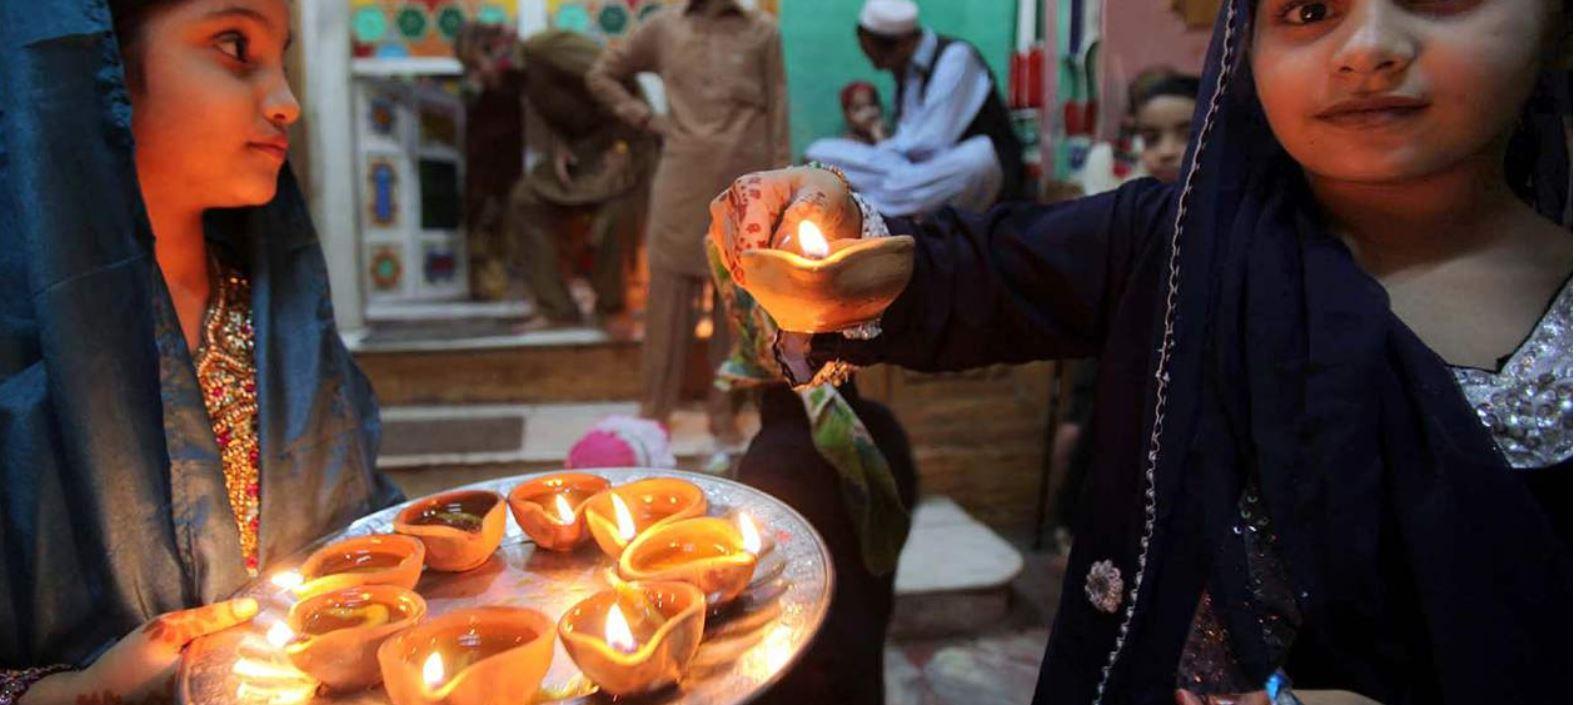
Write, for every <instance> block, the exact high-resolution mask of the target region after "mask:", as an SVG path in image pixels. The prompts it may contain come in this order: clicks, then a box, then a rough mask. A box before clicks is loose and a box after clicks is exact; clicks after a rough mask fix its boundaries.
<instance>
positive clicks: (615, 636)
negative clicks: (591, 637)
mask: <svg viewBox="0 0 1576 705" xmlns="http://www.w3.org/2000/svg"><path fill="white" fill-rule="evenodd" d="M602 638H603V639H606V640H607V645H608V646H611V647H613V648H614V649H616V650H618V651H622V652H624V653H626V654H628V653H633V652H634V651H635V635H634V634H633V633H631V632H630V631H629V620H626V619H624V610H621V609H619V608H618V605H617V604H614V605H613V609H611V610H609V611H608V613H607V623H606V625H604V626H603V627H602Z"/></svg>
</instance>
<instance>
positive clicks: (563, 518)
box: [553, 494, 575, 524]
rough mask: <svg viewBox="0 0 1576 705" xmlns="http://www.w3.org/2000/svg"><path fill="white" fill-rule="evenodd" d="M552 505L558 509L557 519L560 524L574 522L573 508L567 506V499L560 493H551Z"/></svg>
mask: <svg viewBox="0 0 1576 705" xmlns="http://www.w3.org/2000/svg"><path fill="white" fill-rule="evenodd" d="M553 506H554V507H556V508H557V509H558V521H559V523H562V524H573V523H575V510H574V509H573V508H572V507H570V506H569V500H567V499H564V496H563V495H561V494H555V495H553Z"/></svg>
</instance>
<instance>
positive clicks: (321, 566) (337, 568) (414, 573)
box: [274, 534, 427, 598]
mask: <svg viewBox="0 0 1576 705" xmlns="http://www.w3.org/2000/svg"><path fill="white" fill-rule="evenodd" d="M426 556H427V549H426V546H425V545H423V544H422V542H421V541H418V540H416V539H414V538H411V537H409V536H399V535H396V534H373V535H371V536H357V537H354V538H348V539H345V540H343V541H336V542H334V543H331V544H329V545H327V546H324V547H322V548H320V549H318V550H316V551H314V552H313V553H312V555H311V556H308V557H307V559H306V562H305V563H302V564H301V568H300V571H299V573H298V575H299V578H296V577H295V576H296V575H297V574H294V573H287V574H281V575H278V576H275V580H274V583H275V584H276V585H279V586H280V587H283V588H286V589H288V590H290V591H291V592H294V593H295V594H296V595H297V596H299V597H303V598H305V597H311V596H313V595H319V594H322V593H325V592H331V591H334V590H340V589H343V588H348V587H356V586H358V585H396V586H399V587H402V588H405V589H407V590H410V589H414V588H415V587H416V581H417V580H420V579H421V566H422V562H423V561H425V560H426ZM287 578H288V579H289V580H287Z"/></svg>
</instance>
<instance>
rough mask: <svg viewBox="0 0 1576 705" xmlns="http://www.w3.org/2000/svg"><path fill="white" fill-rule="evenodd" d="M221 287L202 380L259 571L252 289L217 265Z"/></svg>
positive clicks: (246, 548) (206, 331)
mask: <svg viewBox="0 0 1576 705" xmlns="http://www.w3.org/2000/svg"><path fill="white" fill-rule="evenodd" d="M215 266H216V267H217V270H216V271H217V272H218V277H217V280H218V287H217V289H216V290H215V292H214V295H213V299H212V303H211V304H210V305H209V307H208V312H207V315H205V316H204V317H203V330H202V343H201V344H200V345H199V346H198V348H197V355H196V358H197V382H198V384H199V385H201V387H202V398H203V405H204V406H205V407H207V409H208V419H209V421H210V422H211V423H212V425H213V435H214V440H216V441H217V442H218V444H219V458H220V462H221V464H222V465H223V467H224V487H225V492H226V494H227V495H228V496H229V500H230V509H231V510H233V512H234V514H235V524H236V529H237V530H238V531H239V532H240V538H241V557H242V559H243V560H244V561H245V562H246V570H247V572H248V573H250V574H251V575H252V576H254V577H255V576H256V575H257V570H258V540H257V534H258V532H257V529H258V516H259V514H260V512H259V509H260V507H261V501H260V500H261V483H260V482H259V473H258V467H257V466H258V450H259V441H258V435H257V381H256V380H257V366H256V362H255V359H256V358H255V355H254V335H253V330H252V285H251V282H250V281H248V280H247V278H246V277H245V276H244V275H242V274H241V273H240V272H238V271H235V270H234V269H231V268H227V267H223V266H219V265H217V264H215Z"/></svg>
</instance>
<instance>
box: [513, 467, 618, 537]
mask: <svg viewBox="0 0 1576 705" xmlns="http://www.w3.org/2000/svg"><path fill="white" fill-rule="evenodd" d="M608 486H609V483H608V481H607V480H606V479H605V478H601V477H597V476H596V475H587V474H585V473H572V472H566V473H560V474H557V475H549V476H547V477H542V478H537V479H535V480H530V481H528V482H524V483H521V484H520V485H519V486H517V487H515V488H514V490H513V491H511V492H510V493H509V511H510V513H512V514H514V522H515V523H516V524H519V525H520V528H521V529H522V530H524V531H525V535H526V536H529V537H531V540H532V541H534V542H536V545H538V546H541V547H542V548H545V549H547V550H549V551H571V550H574V549H575V547H577V546H579V545H580V544H581V543H582V542H584V541H585V539H586V537H587V536H589V535H590V534H589V533H588V532H587V531H586V522H585V506H586V501H587V500H589V499H591V498H592V497H594V496H596V495H597V494H598V493H600V492H602V491H603V490H606V489H607V488H608Z"/></svg>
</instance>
